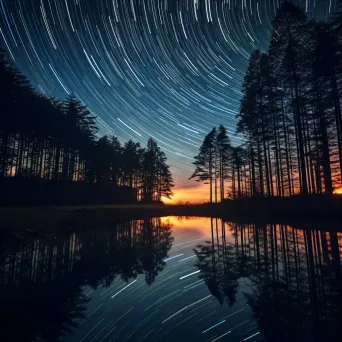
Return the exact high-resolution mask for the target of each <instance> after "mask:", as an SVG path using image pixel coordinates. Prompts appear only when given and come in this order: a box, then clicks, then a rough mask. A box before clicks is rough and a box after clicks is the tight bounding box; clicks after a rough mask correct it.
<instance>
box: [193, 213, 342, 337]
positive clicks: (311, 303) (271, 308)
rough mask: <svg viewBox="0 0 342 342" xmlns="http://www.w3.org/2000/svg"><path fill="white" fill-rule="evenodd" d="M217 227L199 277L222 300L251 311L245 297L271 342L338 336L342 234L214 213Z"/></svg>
mask: <svg viewBox="0 0 342 342" xmlns="http://www.w3.org/2000/svg"><path fill="white" fill-rule="evenodd" d="M311 228H312V227H311ZM211 231H212V237H211V241H206V243H205V244H202V245H199V246H197V247H196V249H195V250H194V252H195V254H196V256H197V262H196V266H197V267H198V270H200V275H199V278H200V279H203V281H204V282H205V284H206V286H207V287H208V289H209V291H210V293H211V294H212V295H213V296H214V297H215V298H216V299H217V300H218V301H219V302H220V304H221V305H227V304H228V305H229V306H234V305H236V306H237V307H239V308H241V307H242V310H243V308H246V307H244V306H243V304H244V300H243V299H242V298H244V297H245V299H246V303H248V304H249V306H250V309H251V310H252V311H253V316H254V318H255V320H256V323H257V326H256V327H255V326H254V329H256V331H260V332H261V333H262V334H263V335H264V338H265V340H266V341H289V340H291V341H322V340H335V336H337V335H338V333H339V330H340V322H341V317H342V314H341V309H340V307H341V296H342V273H341V260H342V249H341V237H342V235H341V233H336V232H333V231H330V232H329V231H323V230H318V229H304V230H303V229H296V228H293V227H291V226H288V225H275V224H270V225H264V224H241V223H231V222H224V221H222V220H219V219H211ZM241 279H244V282H243V284H244V285H241ZM246 280H247V281H246ZM246 287H247V288H248V290H246ZM242 294H243V295H242ZM241 314H242V313H241ZM242 320H243V319H241V321H242ZM253 325H254V324H253ZM245 328H247V326H245ZM248 331H249V330H248ZM252 333H253V332H249V335H251V334H252Z"/></svg>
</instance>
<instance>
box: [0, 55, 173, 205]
mask: <svg viewBox="0 0 342 342" xmlns="http://www.w3.org/2000/svg"><path fill="white" fill-rule="evenodd" d="M0 86H1V90H2V91H1V94H0V105H1V114H2V118H1V122H0V180H1V184H0V185H1V186H2V187H1V188H2V190H4V192H5V193H6V192H7V193H9V194H13V196H12V197H7V198H6V197H4V199H2V201H3V203H12V204H16V203H17V201H18V200H19V198H22V202H21V204H28V203H36V204H39V203H57V202H58V203H69V202H70V201H69V202H68V198H71V197H72V196H70V195H71V192H72V193H73V194H78V199H75V200H74V201H73V203H79V202H81V201H85V199H86V200H87V202H91V201H93V202H94V201H95V202H112V201H114V200H115V201H122V202H128V201H130V202H134V201H136V200H140V199H145V200H147V198H148V199H149V201H160V200H161V197H162V196H166V197H170V196H172V187H173V179H172V175H171V172H170V170H169V166H168V165H167V160H166V156H165V154H164V153H163V152H162V151H161V150H160V148H159V146H157V144H156V142H155V141H154V140H153V139H150V140H149V141H148V146H147V148H146V149H143V148H141V147H140V145H139V144H138V143H134V142H133V141H129V142H127V143H126V144H125V145H124V146H123V147H122V146H121V144H120V142H119V140H118V138H117V137H115V136H112V137H108V136H104V137H101V138H99V137H98V128H97V125H96V117H95V116H94V115H93V114H92V113H91V112H90V110H89V109H88V108H87V106H86V105H84V104H83V103H82V102H81V101H80V100H79V99H78V98H77V97H76V95H75V94H71V95H70V96H69V97H68V98H67V99H65V100H64V101H59V100H56V99H54V98H47V97H46V96H43V95H41V94H38V93H37V92H36V91H35V90H34V89H33V88H32V86H31V85H30V82H29V81H28V79H27V78H26V77H25V76H23V75H22V74H21V73H20V72H19V70H18V69H16V68H15V67H14V66H12V65H11V64H10V63H9V62H8V60H7V59H6V57H5V54H4V52H3V51H2V50H1V51H0ZM19 180H20V181H19ZM33 180H34V182H33ZM43 180H44V181H43ZM75 183H77V184H78V185H77V187H76V185H75ZM91 184H96V185H99V186H101V187H100V188H99V187H91V186H90V185H91ZM103 184H106V186H104V185H103ZM38 189H39V190H38ZM61 189H63V191H62V190H61ZM71 189H72V190H71ZM98 189H100V190H98ZM132 189H134V191H131V190H132ZM32 191H35V192H36V193H39V194H36V195H35V196H31V198H30V194H28V193H30V192H32ZM58 191H59V192H60V195H56V196H55V197H56V198H58V200H56V198H55V199H54V192H58ZM25 192H26V197H25V196H24V195H23V194H24V193H25ZM24 197H25V200H24V199H23V198H24Z"/></svg>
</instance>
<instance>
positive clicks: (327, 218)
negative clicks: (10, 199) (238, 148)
mask: <svg viewBox="0 0 342 342" xmlns="http://www.w3.org/2000/svg"><path fill="white" fill-rule="evenodd" d="M165 216H185V217H186V216H192V217H194V216H197V217H216V218H221V219H223V220H224V221H226V222H233V221H234V222H238V223H257V224H287V225H290V226H293V227H295V228H296V227H298V228H300V227H303V229H307V228H313V229H327V228H330V227H331V228H332V229H333V230H336V231H342V196H326V195H324V196H293V197H291V198H290V197H287V198H253V199H251V198H249V199H247V198H246V199H241V200H235V201H226V202H224V203H217V204H193V205H163V204H133V205H78V206H34V207H0V217H1V220H0V231H2V232H4V231H5V232H6V231H7V232H14V231H25V230H30V231H34V232H41V231H55V232H57V231H60V232H63V231H70V230H73V229H84V228H98V227H104V226H107V227H108V226H110V224H111V223H114V222H115V223H116V222H120V221H129V220H138V219H144V218H148V217H165ZM324 227H325V228H324Z"/></svg>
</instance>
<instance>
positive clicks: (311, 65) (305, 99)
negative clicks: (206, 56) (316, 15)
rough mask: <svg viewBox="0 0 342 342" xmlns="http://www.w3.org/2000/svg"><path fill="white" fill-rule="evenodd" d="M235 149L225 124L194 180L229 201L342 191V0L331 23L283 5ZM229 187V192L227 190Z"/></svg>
mask: <svg viewBox="0 0 342 342" xmlns="http://www.w3.org/2000/svg"><path fill="white" fill-rule="evenodd" d="M242 93H243V95H242V99H241V102H240V110H239V113H238V114H237V130H236V134H237V135H238V136H239V137H242V144H241V145H239V146H233V145H232V144H231V141H230V138H229V137H228V135H227V130H226V129H225V127H224V126H222V125H221V126H220V127H219V128H213V129H212V130H211V132H210V133H209V134H208V135H207V136H206V137H205V138H204V140H203V143H202V145H201V147H200V150H199V153H198V155H197V156H195V161H194V162H193V164H194V166H195V170H194V173H193V174H192V176H191V177H190V178H195V179H196V181H203V182H205V183H209V185H210V202H218V201H222V200H224V199H225V198H227V196H228V198H233V199H236V198H242V197H256V196H263V197H271V196H279V197H283V196H292V195H295V194H304V195H307V194H333V193H340V192H341V191H342V116H341V106H342V1H339V2H338V9H337V11H336V12H335V13H333V14H332V15H331V17H330V18H329V20H328V21H327V22H317V21H313V20H311V21H309V20H308V19H307V18H306V15H305V13H304V11H303V10H302V9H301V8H299V7H297V6H295V5H293V4H292V3H290V2H287V1H285V2H283V4H282V5H281V6H280V8H279V9H278V12H277V14H276V16H275V18H274V20H273V31H272V33H271V38H270V44H269V49H268V52H262V51H260V50H256V51H254V52H253V53H252V54H251V56H250V59H249V65H248V68H247V70H246V73H245V77H244V82H243V87H242ZM226 187H227V188H226Z"/></svg>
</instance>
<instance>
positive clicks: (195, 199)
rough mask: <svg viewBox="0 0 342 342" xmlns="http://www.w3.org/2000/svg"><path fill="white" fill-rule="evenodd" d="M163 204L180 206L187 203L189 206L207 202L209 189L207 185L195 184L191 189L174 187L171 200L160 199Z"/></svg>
mask: <svg viewBox="0 0 342 342" xmlns="http://www.w3.org/2000/svg"><path fill="white" fill-rule="evenodd" d="M162 201H163V202H164V203H165V204H180V203H186V202H189V203H191V204H198V203H204V202H208V201H209V188H208V185H207V184H198V183H196V184H195V185H194V186H193V187H177V186H176V187H175V188H174V189H173V196H172V197H171V199H168V198H166V197H163V198H162Z"/></svg>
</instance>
